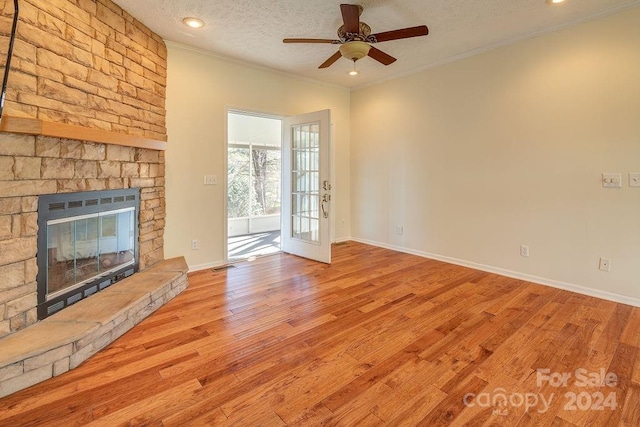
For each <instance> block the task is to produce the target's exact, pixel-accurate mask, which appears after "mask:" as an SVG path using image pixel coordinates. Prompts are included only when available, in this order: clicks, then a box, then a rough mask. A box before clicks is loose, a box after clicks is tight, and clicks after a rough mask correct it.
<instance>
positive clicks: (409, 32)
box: [373, 25, 429, 43]
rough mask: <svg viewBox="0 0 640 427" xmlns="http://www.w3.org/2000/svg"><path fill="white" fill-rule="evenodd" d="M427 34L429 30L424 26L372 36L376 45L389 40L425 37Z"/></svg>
mask: <svg viewBox="0 0 640 427" xmlns="http://www.w3.org/2000/svg"><path fill="white" fill-rule="evenodd" d="M427 34H429V29H428V28H427V26H426V25H420V26H419V27H410V28H402V29H400V30H393V31H385V32H383V33H378V34H373V36H374V37H375V38H376V41H377V42H378V43H380V42H386V41H389V40H399V39H408V38H411V37H418V36H426V35H427Z"/></svg>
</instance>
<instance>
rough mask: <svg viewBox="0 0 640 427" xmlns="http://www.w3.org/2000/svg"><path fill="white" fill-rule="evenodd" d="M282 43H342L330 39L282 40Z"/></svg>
mask: <svg viewBox="0 0 640 427" xmlns="http://www.w3.org/2000/svg"><path fill="white" fill-rule="evenodd" d="M282 43H330V44H340V43H342V42H341V41H340V40H331V39H284V40H282Z"/></svg>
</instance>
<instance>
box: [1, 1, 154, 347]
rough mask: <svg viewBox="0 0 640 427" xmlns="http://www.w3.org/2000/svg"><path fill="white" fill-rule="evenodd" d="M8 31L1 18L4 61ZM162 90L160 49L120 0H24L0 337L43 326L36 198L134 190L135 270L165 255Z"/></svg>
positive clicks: (13, 79) (10, 98)
mask: <svg viewBox="0 0 640 427" xmlns="http://www.w3.org/2000/svg"><path fill="white" fill-rule="evenodd" d="M0 14H1V15H2V16H4V17H6V18H9V17H11V16H12V15H13V1H6V0H0ZM9 35H10V19H3V20H1V21H0V47H1V49H0V61H4V59H5V58H4V56H5V55H6V46H7V45H8V37H9ZM165 91H166V47H165V45H164V42H163V41H162V39H161V38H160V37H159V36H157V35H156V34H154V33H152V32H151V31H150V30H149V29H148V28H146V27H145V26H144V25H142V24H141V23H140V22H139V21H137V20H136V19H135V18H134V17H133V16H131V15H130V14H128V13H127V12H126V11H124V10H122V9H121V8H120V7H119V6H117V5H116V4H115V3H113V2H111V1H110V0H78V1H76V0H48V1H42V0H20V15H19V22H18V26H17V38H16V41H15V46H14V53H13V59H12V62H11V71H10V74H9V80H8V85H7V94H6V103H5V108H4V111H3V115H2V120H1V122H0V131H1V132H0V277H1V278H2V280H0V338H1V337H3V336H7V335H9V334H12V333H14V332H16V331H19V330H21V329H23V328H25V327H27V326H28V325H31V324H34V323H35V322H36V321H37V320H38V310H37V307H38V293H37V280H36V278H37V275H38V271H39V268H38V264H39V262H38V258H36V253H37V240H38V202H39V196H40V195H49V194H57V195H64V194H68V193H73V192H87V191H105V190H109V191H111V190H127V189H131V188H135V189H138V191H139V203H140V211H139V215H138V218H137V221H138V225H137V230H136V232H137V238H138V251H139V263H138V265H139V269H140V271H144V269H146V268H147V267H149V266H151V265H153V264H155V263H157V262H159V261H161V260H163V259H164V251H163V246H164V242H163V235H164V222H165V199H164V147H165V141H166V126H165V109H164V102H165ZM40 317H41V318H42V316H40Z"/></svg>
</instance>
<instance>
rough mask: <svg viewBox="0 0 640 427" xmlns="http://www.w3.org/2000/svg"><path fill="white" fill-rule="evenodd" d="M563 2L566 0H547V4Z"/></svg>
mask: <svg viewBox="0 0 640 427" xmlns="http://www.w3.org/2000/svg"><path fill="white" fill-rule="evenodd" d="M563 2H564V0H547V4H558V3H563Z"/></svg>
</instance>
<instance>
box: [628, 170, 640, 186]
mask: <svg viewBox="0 0 640 427" xmlns="http://www.w3.org/2000/svg"><path fill="white" fill-rule="evenodd" d="M629 187H640V172H629Z"/></svg>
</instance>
